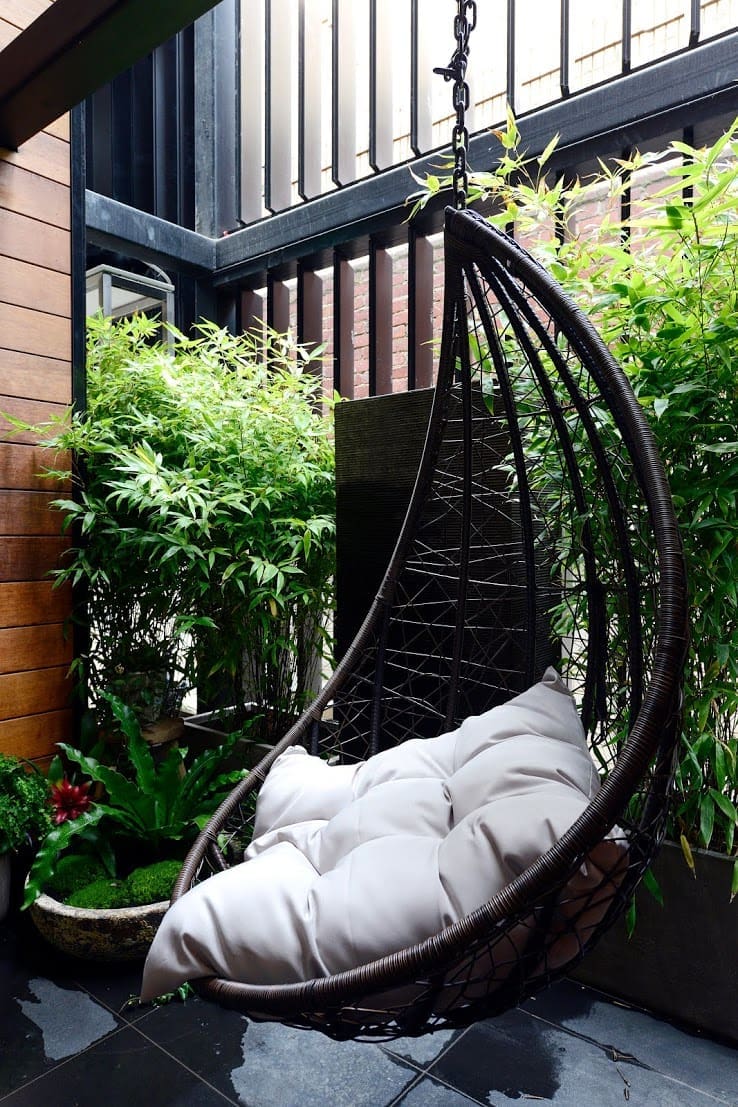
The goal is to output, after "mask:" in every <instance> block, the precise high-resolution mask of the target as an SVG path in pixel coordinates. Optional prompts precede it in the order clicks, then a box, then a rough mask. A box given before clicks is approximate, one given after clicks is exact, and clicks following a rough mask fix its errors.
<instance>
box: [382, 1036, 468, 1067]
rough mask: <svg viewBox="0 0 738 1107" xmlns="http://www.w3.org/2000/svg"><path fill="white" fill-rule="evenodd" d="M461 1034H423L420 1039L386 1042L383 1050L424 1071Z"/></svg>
mask: <svg viewBox="0 0 738 1107" xmlns="http://www.w3.org/2000/svg"><path fill="white" fill-rule="evenodd" d="M463 1033H464V1031H463V1030H439V1031H438V1033H437V1034H424V1035H423V1036H422V1037H421V1038H395V1040H394V1041H392V1042H387V1044H386V1045H385V1046H384V1049H385V1050H387V1052H388V1053H393V1054H395V1056H397V1057H404V1058H405V1059H406V1060H407V1061H410V1062H411V1063H412V1064H413V1065H417V1066H418V1068H421V1069H426V1068H428V1066H429V1065H432V1064H433V1062H434V1061H435V1060H436V1059H437V1058H438V1057H439V1055H440V1054H441V1053H443V1051H444V1050H445V1049H448V1047H449V1046H450V1045H451V1043H452V1042H455V1041H458V1039H459V1038H460V1037H461V1035H462V1034H463Z"/></svg>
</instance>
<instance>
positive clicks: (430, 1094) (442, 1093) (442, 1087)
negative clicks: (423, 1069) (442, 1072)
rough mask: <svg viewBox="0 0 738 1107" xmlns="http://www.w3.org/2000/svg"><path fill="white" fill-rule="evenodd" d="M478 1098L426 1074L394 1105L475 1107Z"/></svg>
mask: <svg viewBox="0 0 738 1107" xmlns="http://www.w3.org/2000/svg"><path fill="white" fill-rule="evenodd" d="M475 1104H476V1100H473V1099H469V1097H468V1096H465V1095H462V1094H461V1092H457V1091H454V1089H453V1088H449V1087H448V1086H447V1085H446V1084H439V1083H438V1081H436V1080H432V1079H431V1078H430V1077H429V1076H424V1077H423V1078H422V1080H420V1081H419V1082H418V1083H417V1084H415V1085H413V1087H412V1088H411V1089H410V1091H409V1092H408V1093H407V1095H404V1096H403V1097H402V1098H401V1099H398V1101H397V1103H396V1104H395V1105H394V1107H475Z"/></svg>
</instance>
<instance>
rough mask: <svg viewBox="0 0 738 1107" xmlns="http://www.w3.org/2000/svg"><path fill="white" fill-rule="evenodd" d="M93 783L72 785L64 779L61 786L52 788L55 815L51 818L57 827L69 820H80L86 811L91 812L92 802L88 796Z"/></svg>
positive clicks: (52, 804) (56, 785) (57, 785)
mask: <svg viewBox="0 0 738 1107" xmlns="http://www.w3.org/2000/svg"><path fill="white" fill-rule="evenodd" d="M90 784H91V781H89V780H88V781H87V782H86V783H85V784H72V783H71V782H70V781H69V780H67V778H66V777H63V778H62V780H61V781H60V783H59V784H52V786H51V806H52V807H53V808H54V813H53V815H52V816H51V817H52V819H53V820H54V823H55V825H56V826H59V825H60V824H61V823H65V822H66V821H67V819H78V818H79V816H80V815H83V814H84V812H85V811H89V810H90V807H91V805H92V800H91V799H90V797H89V796H88V794H87V793H88V792H89V790H90Z"/></svg>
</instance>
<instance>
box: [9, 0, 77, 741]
mask: <svg viewBox="0 0 738 1107" xmlns="http://www.w3.org/2000/svg"><path fill="white" fill-rule="evenodd" d="M49 2H50V0H4V3H3V4H2V5H1V6H0V43H7V42H9V41H11V39H13V38H14V36H15V35H16V34H18V32H19V31H21V30H22V29H23V28H24V27H26V26H27V25H28V24H29V23H30V22H31V21H32V20H33V19H35V18H36V17H37V16H38V15H40V14H41V12H43V11H44V10H45V9H46V8H47V7H48V6H49ZM69 181H70V156H69V121H68V119H67V118H64V119H60V120H57V122H55V123H53V124H52V125H51V126H49V127H48V129H47V130H46V131H44V132H42V133H41V134H39V135H36V136H35V137H34V138H32V139H30V140H29V141H28V142H26V143H24V144H23V145H22V146H21V148H20V150H18V151H16V152H10V151H7V150H2V149H0V411H3V412H7V413H9V414H11V415H14V416H16V417H18V418H21V419H24V420H27V421H28V422H33V423H39V422H46V421H49V420H53V419H55V418H59V417H61V416H63V414H64V412H65V410H66V407H67V405H68V404H69V403H70V402H71V398H72V396H71V380H72V374H71V364H70V358H71V318H70V316H71V281H70V268H71V264H70V259H71V242H70V212H71V206H70V194H69ZM65 463H68V459H67V458H65V457H63V456H61V457H59V456H57V457H54V456H53V455H51V454H49V453H48V452H47V451H45V450H43V449H41V448H40V447H39V446H38V445H37V444H36V440H35V437H34V435H33V434H30V433H28V432H24V431H19V430H17V429H15V428H12V427H11V426H9V425H8V424H7V423H5V422H4V421H0V750H1V751H3V752H6V753H14V754H18V755H19V756H22V757H30V758H36V759H42V758H45V757H48V756H49V755H50V754H51V753H52V752H53V749H54V744H55V743H56V742H58V741H63V740H65V739H66V740H68V739H69V738H71V737H72V732H71V725H72V712H71V710H70V707H69V697H70V679H69V675H68V674H69V664H70V662H71V660H72V643H71V639H70V636H69V634H68V628H67V620H68V616H69V614H70V611H71V592H70V589H69V588H68V587H64V588H54V587H53V584H52V581H51V578H50V572H51V571H52V570H53V569H54V568H55V567H56V566H57V565H58V564H59V559H60V557H61V556H62V554H63V551H64V549H65V546H66V544H67V543H66V539H65V538H64V537H63V536H62V533H61V522H62V519H61V515H60V513H59V512H57V511H54V509H53V508H51V506H50V502H51V500H53V499H54V498H56V497H59V496H61V495H67V494H68V492H69V484H68V482H67V485H66V487H65V486H63V485H62V484H60V483H57V482H55V481H52V480H50V479H49V478H48V477H47V476H45V475H44V473H43V469H44V467H47V466H53V467H55V468H63V467H64V466H65Z"/></svg>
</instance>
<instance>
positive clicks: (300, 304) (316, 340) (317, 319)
mask: <svg viewBox="0 0 738 1107" xmlns="http://www.w3.org/2000/svg"><path fill="white" fill-rule="evenodd" d="M297 341H298V342H299V343H300V345H301V346H306V347H307V348H308V349H314V348H315V347H316V346H320V345H321V344H322V342H323V281H322V280H321V278H320V277H319V276H318V274H317V273H316V272H315V270H314V269H311V268H309V267H308V266H306V265H304V264H302V263H298V266H297ZM313 366H314V371H315V372H316V373H319V372H320V363H319V362H318V361H315V362H314V363H313Z"/></svg>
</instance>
